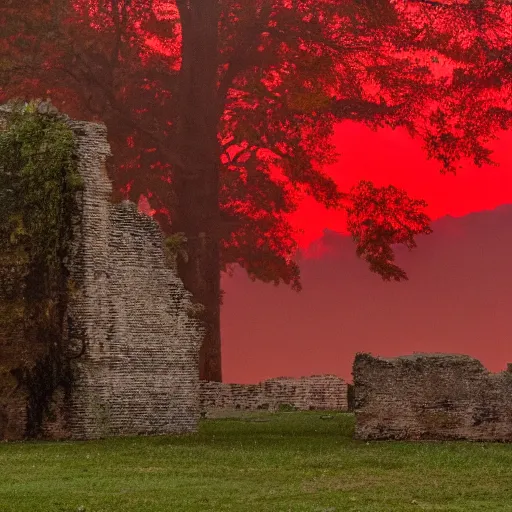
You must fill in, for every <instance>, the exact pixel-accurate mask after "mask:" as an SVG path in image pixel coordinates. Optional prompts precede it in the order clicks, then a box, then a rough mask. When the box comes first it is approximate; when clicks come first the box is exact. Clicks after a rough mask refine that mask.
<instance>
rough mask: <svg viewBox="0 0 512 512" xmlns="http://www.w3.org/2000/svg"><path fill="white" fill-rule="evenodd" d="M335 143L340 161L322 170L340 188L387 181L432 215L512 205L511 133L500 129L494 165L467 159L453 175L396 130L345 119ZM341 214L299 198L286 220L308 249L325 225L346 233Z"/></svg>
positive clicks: (436, 216) (307, 199)
mask: <svg viewBox="0 0 512 512" xmlns="http://www.w3.org/2000/svg"><path fill="white" fill-rule="evenodd" d="M335 141H336V145H337V149H338V152H339V153H340V160H339V163H337V164H335V165H332V166H330V167H329V168H328V172H329V174H330V175H331V176H332V177H333V178H335V179H336V181H337V183H338V184H339V185H340V188H341V189H342V190H349V189H350V187H352V186H353V185H355V184H356V183H357V182H358V181H359V180H361V179H366V180H370V181H373V182H374V183H375V184H376V185H377V186H385V185H390V184H392V185H395V186H397V187H400V188H404V189H405V190H406V191H407V192H408V193H409V194H410V195H411V196H412V197H414V198H418V199H425V200H426V201H427V203H428V209H427V212H428V214H429V215H430V216H431V217H432V219H437V218H439V217H442V216H444V215H452V216H455V217H457V216H462V215H466V214H468V213H470V212H475V211H481V210H486V209H493V208H495V207H496V206H498V205H500V204H506V203H512V151H511V149H510V148H512V134H511V133H508V132H507V133H503V135H502V137H501V139H500V140H498V141H496V142H495V143H494V145H493V149H494V150H495V154H494V157H495V158H494V159H495V160H496V161H497V162H499V164H500V165H499V167H490V166H485V167H483V168H481V169H479V168H477V167H476V166H474V165H472V164H471V163H467V164H466V165H465V166H464V167H463V169H461V170H460V172H459V173H458V174H457V175H456V176H453V175H451V174H446V175H442V174H440V172H439V164H438V163H437V162H433V161H427V160H426V158H425V153H424V151H423V149H422V147H421V142H420V141H417V140H413V139H411V138H410V137H409V136H408V135H407V134H406V133H405V132H403V131H401V130H398V129H397V130H395V131H393V130H391V129H383V130H380V131H378V132H373V131H371V130H370V129H368V128H366V127H364V126H362V125H360V124H356V123H351V122H346V123H344V124H343V125H339V126H338V127H337V129H336V135H335ZM345 217H346V215H345V213H344V212H340V211H329V210H327V209H326V208H324V207H323V206H321V205H319V204H318V203H316V202H315V201H314V200H313V199H311V198H305V199H304V200H303V201H302V205H301V208H300V209H299V211H297V212H296V213H295V214H294V215H293V216H292V223H293V225H294V227H296V228H298V229H302V230H303V231H304V232H303V234H302V236H301V237H300V245H301V246H302V247H308V246H309V245H310V244H311V242H313V241H314V240H316V239H318V238H320V237H321V236H322V234H323V231H324V229H326V228H327V229H331V230H333V231H339V232H342V233H346V230H345Z"/></svg>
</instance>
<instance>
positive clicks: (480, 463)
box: [0, 412, 512, 512]
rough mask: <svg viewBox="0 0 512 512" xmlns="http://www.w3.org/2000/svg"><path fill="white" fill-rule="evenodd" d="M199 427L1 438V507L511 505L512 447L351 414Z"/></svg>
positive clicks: (5, 510)
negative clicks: (393, 430)
mask: <svg viewBox="0 0 512 512" xmlns="http://www.w3.org/2000/svg"><path fill="white" fill-rule="evenodd" d="M325 414H326V413H317V412H311V413H286V412H282V413H278V414H267V415H262V414H260V415H246V416H241V417H238V418H232V419H217V420H203V421H202V423H201V427H200V431H199V433H198V434H196V435H191V436H182V437H151V438H143V437H139V438H118V439H110V440H102V441H92V442H65V443H49V442H30V443H13V444H7V443H4V444H0V511H1V512H36V511H37V512H43V511H44V512H54V511H58V512H77V511H81V512H145V511H151V512H160V511H162V512H163V511H165V512H182V511H183V512H196V511H205V512H206V511H213V512H215V511H225V510H235V511H248V512H249V511H250V512H264V511H268V512H281V511H282V512H287V511H294V512H295V511H311V512H313V511H316V512H356V511H358V512H370V511H372V512H374V511H378V512H381V511H385V512H388V511H389V512H402V511H420V510H436V511H460V512H463V511H464V512H467V511H480V510H481V511H489V512H491V511H492V512H499V511H512V445H504V444H480V443H462V442H451V443H448V442H446V443H427V442H423V443H403V442H374V443H365V442H360V441H353V440H352V439H351V436H352V432H353V422H354V419H353V417H352V416H351V415H349V414H334V413H333V414H332V415H331V417H330V418H327V419H325V418H322V416H324V417H325Z"/></svg>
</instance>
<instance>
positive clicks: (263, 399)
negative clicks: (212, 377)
mask: <svg viewBox="0 0 512 512" xmlns="http://www.w3.org/2000/svg"><path fill="white" fill-rule="evenodd" d="M199 395H200V401H201V412H202V413H203V414H206V415H208V414H209V413H212V412H214V411H234V410H246V411H256V410H270V411H276V410H278V409H279V408H280V407H281V406H290V407H292V408H294V409H297V410H301V411H308V410H339V411H346V410H347V384H346V383H345V382H344V381H343V380H342V379H340V378H338V377H336V376H335V375H313V376H311V377H301V378H299V379H294V378H288V377H279V378H276V379H269V380H266V381H263V382H260V383H259V384H226V383H221V382H207V381H201V382H200V393H199Z"/></svg>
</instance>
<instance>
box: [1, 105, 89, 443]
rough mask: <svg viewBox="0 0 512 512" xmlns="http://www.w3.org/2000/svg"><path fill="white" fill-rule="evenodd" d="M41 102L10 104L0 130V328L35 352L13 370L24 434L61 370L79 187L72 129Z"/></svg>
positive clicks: (36, 424)
mask: <svg viewBox="0 0 512 512" xmlns="http://www.w3.org/2000/svg"><path fill="white" fill-rule="evenodd" d="M47 105H48V104H46V103H42V102H31V103H29V104H19V103H15V104H12V105H11V108H10V111H9V114H8V116H7V120H6V124H5V126H3V127H2V128H1V129H0V283H1V286H2V289H0V329H2V330H3V332H4V333H7V334H6V335H8V333H9V332H12V331H13V330H14V329H18V330H19V329H20V326H22V328H23V332H24V339H25V340H29V342H30V343H33V344H34V351H35V352H36V347H38V350H39V351H41V354H40V357H38V359H37V360H33V361H25V362H24V364H23V365H22V366H21V367H19V368H16V369H15V371H16V372H17V373H16V376H17V378H18V381H19V383H20V384H21V385H23V386H25V387H26V389H27V390H28V393H29V407H28V416H29V418H28V427H27V428H28V430H29V431H31V432H28V433H29V434H34V433H37V432H35V431H37V429H38V428H40V426H41V424H42V419H43V415H44V414H45V412H48V411H47V409H48V402H49V400H50V399H51V395H52V393H53V390H54V389H55V388H56V387H57V386H58V385H60V384H62V379H63V378H64V377H63V376H64V374H65V369H64V366H65V360H64V359H63V357H62V346H63V332H64V323H63V322H64V319H65V314H66V309H67V300H68V291H69V288H70V280H69V276H68V271H67V267H66V263H67V260H68V258H69V251H70V247H71V245H70V244H71V243H72V234H73V228H72V218H73V216H74V215H75V214H76V193H77V191H78V190H80V189H81V188H82V186H83V184H82V180H81V178H80V175H79V174H78V170H77V162H76V158H75V155H74V149H75V140H74V134H73V132H72V131H71V129H70V128H69V127H68V125H67V124H66V122H65V120H64V119H63V118H62V117H61V116H60V115H58V113H55V112H51V111H49V110H48V108H47ZM13 373H14V372H13ZM34 429H35V431H34Z"/></svg>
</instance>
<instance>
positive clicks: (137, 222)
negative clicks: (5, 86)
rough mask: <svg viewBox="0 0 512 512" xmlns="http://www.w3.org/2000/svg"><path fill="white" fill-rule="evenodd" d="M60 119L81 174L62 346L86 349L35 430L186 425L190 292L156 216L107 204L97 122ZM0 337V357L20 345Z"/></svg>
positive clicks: (13, 420) (195, 333) (106, 150)
mask: <svg viewBox="0 0 512 512" xmlns="http://www.w3.org/2000/svg"><path fill="white" fill-rule="evenodd" d="M0 115H1V112H0ZM4 115H5V114H4ZM68 122H69V125H70V127H71V128H72V130H73V132H74V133H75V136H76V141H77V156H78V162H79V172H80V174H81V176H82V178H83V180H84V190H83V192H81V193H80V194H79V196H80V197H79V198H78V201H79V206H80V209H81V219H80V222H79V223H78V225H77V226H76V228H75V229H76V232H75V240H74V247H73V254H72V256H71V260H72V261H71V262H70V265H69V266H70V274H71V278H72V280H73V281H74V282H75V283H77V284H78V292H77V293H76V294H75V296H74V298H73V300H72V301H71V304H70V307H69V311H68V325H69V326H71V327H70V332H69V333H68V338H69V347H68V349H69V351H70V353H73V354H76V355H78V354H79V353H80V352H81V351H82V348H85V352H84V353H83V355H81V356H80V357H77V358H76V359H73V360H72V361H71V369H72V374H73V386H72V389H71V392H70V393H69V392H64V390H63V389H57V390H56V391H55V392H54V394H53V398H52V401H51V404H50V411H49V414H48V415H47V419H46V421H45V423H44V425H43V435H44V437H47V438H74V439H91V438H98V437H103V436H109V435H138V434H168V433H183V432H192V431H195V430H196V428H197V422H198V419H199V408H198V403H199V399H198V382H199V373H198V368H199V364H198V357H199V346H200V342H201V339H202V330H201V326H200V324H199V322H198V321H197V320H194V319H193V318H191V317H189V315H188V313H187V311H189V309H190V306H191V297H190V294H189V293H188V292H187V291H186V290H185V289H184V286H183V284H182V282H181V281H180V280H179V278H178V277H177V275H176V273H175V272H174V270H173V269H172V268H171V267H170V266H169V264H168V262H167V261H166V256H165V253H164V248H163V238H162V234H161V232H160V228H159V226H158V225H157V223H156V222H154V221H153V220H152V219H151V218H149V217H147V216H145V215H143V214H141V213H139V212H138V210H137V207H136V206H135V205H134V204H133V203H130V202H123V203H121V204H112V202H111V194H112V186H111V182H110V180H109V179H108V176H107V171H106V165H105V163H106V158H107V157H108V156H109V155H110V147H109V144H108V142H107V133H106V128H105V126H104V125H100V124H94V123H86V122H77V121H68ZM18 338H19V336H18ZM17 343H20V344H19V346H18V345H17ZM0 345H1V346H0V349H2V352H3V354H0V361H1V360H2V359H3V358H4V355H5V348H6V347H10V352H12V353H10V359H11V360H12V359H13V358H15V357H16V356H18V357H19V358H22V357H23V354H22V353H21V351H18V348H20V349H25V348H26V347H24V346H23V340H20V339H18V340H17V341H16V340H15V339H14V338H11V339H10V340H7V341H6V340H3V342H2V340H0ZM11 364H12V363H11ZM14 384H15V383H14V382H11V385H10V387H7V389H6V388H5V386H4V389H0V438H6V439H20V438H23V437H24V435H25V432H26V430H27V429H26V427H27V425H26V424H27V413H26V409H27V407H26V406H27V402H26V400H27V397H26V394H24V392H23V390H22V389H19V387H17V388H15V386H14Z"/></svg>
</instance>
